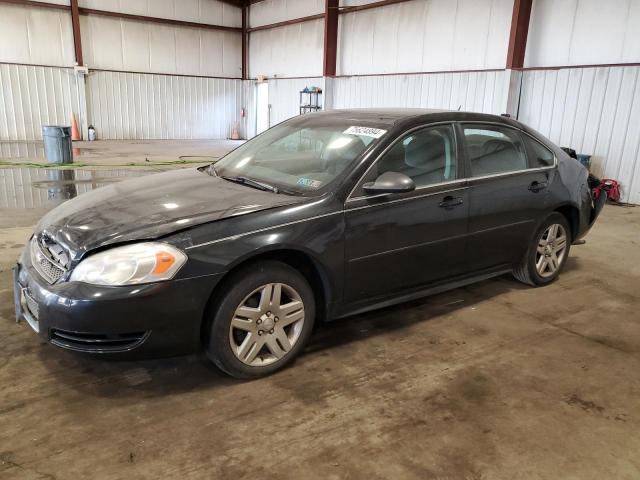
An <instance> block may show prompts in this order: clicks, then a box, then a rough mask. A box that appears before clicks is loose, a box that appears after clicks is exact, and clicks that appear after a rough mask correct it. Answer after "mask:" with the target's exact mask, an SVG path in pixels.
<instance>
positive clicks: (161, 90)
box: [87, 72, 242, 139]
mask: <svg viewBox="0 0 640 480" xmlns="http://www.w3.org/2000/svg"><path fill="white" fill-rule="evenodd" d="M87 95H88V98H87V109H88V110H89V118H90V121H91V122H93V125H94V127H95V128H96V130H97V134H98V137H99V138H109V139H170V138H228V137H229V136H230V133H231V127H232V124H233V122H235V121H239V120H240V108H241V105H242V80H231V79H214V78H200V77H176V76H169V75H151V74H136V73H121V72H91V74H90V75H89V77H88V83H87Z"/></svg>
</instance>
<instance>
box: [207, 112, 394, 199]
mask: <svg viewBox="0 0 640 480" xmlns="http://www.w3.org/2000/svg"><path fill="white" fill-rule="evenodd" d="M314 117H315V118H314ZM362 123H363V122H359V123H358V122H357V121H356V120H354V119H346V118H345V119H336V118H335V117H332V118H328V117H325V116H323V115H313V114H312V115H308V116H305V117H296V119H294V120H290V121H287V122H284V123H281V124H279V125H276V126H275V127H273V128H271V129H269V130H267V131H266V132H264V133H263V134H261V135H259V136H257V137H255V138H254V139H252V140H250V141H248V142H246V143H245V144H244V145H242V146H240V147H239V148H237V149H236V150H234V151H233V152H231V153H229V154H228V155H227V156H225V157H224V158H222V159H221V160H220V161H218V162H216V163H215V164H214V167H213V168H214V169H215V173H216V174H217V175H218V176H220V177H224V178H226V179H228V180H236V181H238V180H240V181H242V182H243V183H247V181H246V180H247V179H248V180H254V181H257V182H262V183H263V184H267V185H270V186H274V187H276V188H277V189H279V190H282V191H284V192H287V191H288V192H290V193H296V194H303V195H314V194H317V193H320V192H321V191H323V190H325V189H326V187H327V186H328V185H329V184H331V183H332V182H333V181H334V180H335V179H337V178H338V177H339V176H340V174H341V173H342V172H343V171H345V169H346V168H347V167H348V166H349V165H350V164H351V163H352V162H353V161H354V160H355V159H356V158H357V157H358V156H359V155H360V154H361V153H362V152H363V151H364V150H365V149H366V148H367V147H368V146H369V145H370V144H371V143H372V142H375V141H376V140H377V139H379V138H380V137H381V136H382V135H384V134H385V133H386V130H384V129H380V128H377V127H373V126H370V125H368V124H367V122H364V125H363V124H362Z"/></svg>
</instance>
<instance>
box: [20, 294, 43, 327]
mask: <svg viewBox="0 0 640 480" xmlns="http://www.w3.org/2000/svg"><path fill="white" fill-rule="evenodd" d="M22 294H23V295H24V303H25V306H26V307H27V309H28V310H29V312H28V313H30V314H31V316H32V317H33V318H34V319H35V320H36V321H37V320H39V319H40V318H39V317H40V309H39V308H38V302H36V301H35V300H34V298H33V297H32V296H31V294H30V293H29V290H28V289H26V288H25V289H24V290H23V291H22Z"/></svg>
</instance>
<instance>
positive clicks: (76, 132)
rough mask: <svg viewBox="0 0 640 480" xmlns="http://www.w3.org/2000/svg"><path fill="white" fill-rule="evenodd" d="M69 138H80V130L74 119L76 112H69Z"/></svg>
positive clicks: (74, 139)
mask: <svg viewBox="0 0 640 480" xmlns="http://www.w3.org/2000/svg"><path fill="white" fill-rule="evenodd" d="M71 140H73V141H76V140H81V138H80V130H78V122H77V121H76V114H75V113H73V112H71Z"/></svg>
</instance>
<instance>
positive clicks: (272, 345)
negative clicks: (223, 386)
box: [204, 260, 315, 379]
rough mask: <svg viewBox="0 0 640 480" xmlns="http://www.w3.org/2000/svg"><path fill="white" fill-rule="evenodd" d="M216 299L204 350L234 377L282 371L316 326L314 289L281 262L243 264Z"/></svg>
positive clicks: (252, 376)
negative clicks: (314, 325) (314, 324)
mask: <svg viewBox="0 0 640 480" xmlns="http://www.w3.org/2000/svg"><path fill="white" fill-rule="evenodd" d="M217 300H218V301H217V304H216V305H214V308H213V309H212V310H211V313H210V316H209V318H208V320H209V321H208V329H207V330H208V331H207V330H206V331H205V334H206V339H205V342H204V343H205V351H206V353H207V356H208V357H209V358H210V359H211V360H212V361H213V363H214V364H215V365H216V366H217V367H218V368H219V369H221V370H222V371H224V372H225V373H227V374H228V375H230V376H232V377H235V378H243V379H247V378H256V377H262V376H265V375H269V374H271V373H274V372H276V371H277V370H280V369H282V368H283V367H285V366H286V365H288V364H289V363H291V361H293V360H294V358H295V357H296V356H297V355H298V354H299V353H300V351H301V350H302V349H303V348H304V346H305V344H306V343H307V341H308V339H309V336H310V335H311V332H312V330H313V323H314V320H315V298H314V294H313V290H312V289H311V287H310V286H309V283H308V282H307V280H306V279H305V277H304V276H303V275H302V274H301V273H300V272H298V271H297V270H295V269H294V268H292V267H290V266H289V265H287V264H285V263H282V262H278V261H271V260H269V261H262V262H256V263H251V264H249V265H247V266H245V267H242V268H241V269H240V270H238V271H237V272H235V273H234V274H232V276H231V277H230V278H229V280H228V281H227V282H226V284H225V287H223V290H222V292H221V295H220V296H218V297H217ZM296 302H297V303H296Z"/></svg>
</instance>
